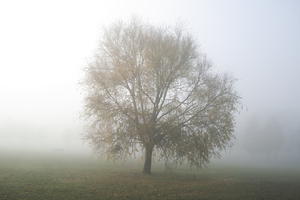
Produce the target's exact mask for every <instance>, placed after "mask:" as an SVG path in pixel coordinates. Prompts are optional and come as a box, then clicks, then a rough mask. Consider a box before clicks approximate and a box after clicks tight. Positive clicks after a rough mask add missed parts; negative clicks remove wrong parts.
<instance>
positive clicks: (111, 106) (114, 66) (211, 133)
mask: <svg viewBox="0 0 300 200" xmlns="http://www.w3.org/2000/svg"><path fill="white" fill-rule="evenodd" d="M84 83H85V91H86V98H85V108H86V115H87V116H88V118H89V119H90V121H91V129H90V131H88V133H87V138H88V140H89V141H90V142H91V143H92V144H93V145H94V147H96V149H100V150H104V152H105V153H107V154H108V155H109V156H113V157H124V156H128V155H133V154H134V153H135V152H137V151H139V150H142V149H143V151H144V152H145V163H144V169H143V172H144V173H146V174H150V173H151V162H152V153H153V151H155V152H156V155H158V156H161V157H162V158H167V159H168V160H173V161H176V162H178V163H183V162H188V163H189V164H190V165H192V166H199V167H200V166H202V165H203V164H205V163H207V162H208V161H209V159H210V158H211V157H212V156H215V155H219V152H220V150H223V149H224V148H226V147H227V146H228V144H229V141H230V139H231V138H232V137H233V130H234V113H235V112H236V111H237V108H238V107H237V105H238V103H239V97H238V96H237V94H236V92H235V90H234V89H233V83H234V81H233V79H232V78H230V77H229V76H227V75H218V74H216V73H213V72H212V71H211V65H210V63H209V62H208V61H207V60H206V58H205V56H204V55H203V54H201V53H200V52H199V51H198V48H197V45H196V43H195V41H194V40H193V38H192V37H191V36H190V35H189V34H187V33H185V32H184V31H183V30H182V29H180V28H173V29H171V28H159V27H155V26H152V25H149V24H143V23H140V22H139V21H137V20H132V21H130V22H129V23H123V22H120V23H116V24H113V25H112V26H110V27H109V28H108V29H106V30H105V31H104V34H103V37H102V40H101V42H100V45H99V49H98V52H97V54H96V56H95V59H94V61H93V62H91V63H90V64H89V66H88V67H87V68H86V74H85V81H84Z"/></svg>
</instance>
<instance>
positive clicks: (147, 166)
mask: <svg viewBox="0 0 300 200" xmlns="http://www.w3.org/2000/svg"><path fill="white" fill-rule="evenodd" d="M152 152H153V146H151V145H147V146H146V147H145V163H144V170H143V173H144V174H151V164H152Z"/></svg>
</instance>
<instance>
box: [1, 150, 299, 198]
mask: <svg viewBox="0 0 300 200" xmlns="http://www.w3.org/2000/svg"><path fill="white" fill-rule="evenodd" d="M0 162H1V163H0V200H6V199H7V200H50V199H51V200H71V199H72V200H79V199H80V200H96V199H98V200H102V199H116V200H122V199H131V200H135V199H136V200H140V199H147V200H148V199H187V200H188V199H191V200H196V199H207V200H210V199H214V200H217V199H230V200H233V199H261V200H263V199H264V200H265V199H272V200H273V199H274V200H276V199H280V200H285V199H295V200H296V199H297V200H298V199H300V174H299V172H297V171H289V170H275V169H273V170H268V169H253V168H252V169H251V168H249V169H246V168H238V167H221V166H218V167H217V166H215V167H209V168H205V169H201V170H189V169H176V170H174V171H173V172H172V173H165V172H164V170H163V169H160V168H159V167H158V166H156V167H155V168H154V171H153V175H151V176H146V175H143V174H142V173H141V169H140V168H141V166H140V165H139V163H130V162H126V163H117V164H116V163H111V162H102V161H96V160H93V159H88V158H78V157H74V156H73V157H72V156H59V157H54V156H50V157H49V156H48V157H44V155H40V156H36V155H35V156H33V157H29V156H23V155H22V156H21V155H19V156H16V155H11V156H7V155H1V159H0Z"/></svg>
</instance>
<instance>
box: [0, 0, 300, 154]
mask: <svg viewBox="0 0 300 200" xmlns="http://www.w3.org/2000/svg"><path fill="white" fill-rule="evenodd" d="M133 15H136V16H139V17H141V18H142V19H143V20H144V21H146V22H149V23H153V24H158V25H175V24H176V23H177V22H180V23H181V24H184V26H185V27H186V29H187V31H189V32H191V33H192V35H193V36H194V37H195V38H196V40H197V41H198V42H199V45H200V47H201V51H203V52H205V53H206V54H207V56H208V58H209V59H210V60H211V61H212V63H213V64H214V66H215V67H216V70H218V71H220V72H228V73H230V74H232V75H233V76H234V77H235V78H237V80H238V81H237V84H236V87H237V89H238V91H239V93H240V95H241V97H242V102H243V105H244V109H243V110H242V112H241V113H240V115H239V119H240V118H242V116H248V115H249V116H252V117H253V116H257V117H258V118H268V117H270V116H273V115H275V116H276V117H275V118H278V116H280V117H279V119H277V120H279V121H284V120H282V119H285V120H286V121H287V122H286V123H285V124H284V126H285V127H284V128H283V129H285V130H292V132H293V131H294V130H296V131H297V130H298V132H299V134H300V128H299V129H297V128H298V127H299V126H298V125H299V124H300V121H299V118H300V103H299V102H300V88H299V86H300V78H299V76H300V37H299V36H300V3H299V1H297V0H281V1H280V0H264V1H261V0H226V1H225V0H223V1H222V0H206V1H204V0H202V1H201V0H198V1H197V0H194V1H192V0H190V1H189V0H165V1H162V0H160V1H158V0H151V1H150V0H149V1H145V0H136V1H130V0H126V1H124V0H123V1H121V0H120V1H113V0H109V1H108V0H107V1H100V0H98V1H89V0H82V1H75V0H72V1H71V0H70V1H63V0H59V1H58V0H57V1H54V0H52V1H41V0H39V1H38V0H37V1H30V0H28V1H21V0H20V1H14V0H7V1H5V0H4V1H1V2H0V145H2V146H5V145H9V146H11V145H12V144H10V143H9V142H8V141H10V142H12V141H14V147H17V146H22V145H24V144H25V145H26V144H27V146H37V147H39V146H44V145H45V144H46V142H45V141H51V142H48V143H47V145H48V147H49V148H61V147H63V146H64V144H65V143H66V142H69V143H70V141H71V139H70V138H75V139H74V140H76V142H74V141H73V140H72V141H73V142H74V146H73V147H74V148H78V149H81V148H82V149H83V147H82V146H81V141H80V140H79V138H80V132H82V123H81V121H80V120H79V115H80V111H81V110H82V97H81V94H80V86H79V84H78V82H79V81H80V79H81V77H82V68H83V67H84V66H85V65H86V64H87V63H88V61H89V60H90V59H91V57H92V56H93V54H94V52H95V49H96V48H97V42H98V40H99V38H100V33H101V29H102V27H103V26H105V25H109V24H110V23H112V22H114V21H116V20H120V19H123V20H127V19H129V18H130V17H131V16H133ZM238 122H239V120H238ZM291 127H293V128H291ZM12 138H14V139H12ZM16 138H17V139H16ZM33 138H34V139H33ZM37 138H39V140H37ZM298 138H300V137H298ZM18 139H20V140H18ZM24 141H25V142H24ZM40 141H44V143H43V142H40ZM58 141H60V142H58ZM296 144H300V141H299V143H296ZM12 146H13V145H12ZM85 148H87V147H85Z"/></svg>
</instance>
